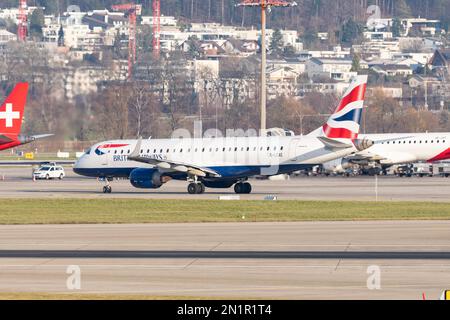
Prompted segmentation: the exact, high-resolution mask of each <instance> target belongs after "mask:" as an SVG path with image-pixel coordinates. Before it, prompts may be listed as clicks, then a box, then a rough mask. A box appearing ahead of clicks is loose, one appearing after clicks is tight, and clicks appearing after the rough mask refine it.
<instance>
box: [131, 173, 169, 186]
mask: <svg viewBox="0 0 450 320" xmlns="http://www.w3.org/2000/svg"><path fill="white" fill-rule="evenodd" d="M168 180H170V178H169V177H164V176H162V175H161V172H160V171H159V170H158V169H147V168H137V169H134V170H133V171H131V173H130V182H131V185H132V186H133V187H135V188H140V189H158V188H160V187H161V186H162V185H163V184H164V183H166V182H167V181H168Z"/></svg>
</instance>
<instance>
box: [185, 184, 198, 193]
mask: <svg viewBox="0 0 450 320" xmlns="http://www.w3.org/2000/svg"><path fill="white" fill-rule="evenodd" d="M198 189H199V187H198V184H196V183H189V185H188V187H187V190H188V193H189V194H197V193H198V191H197V190H198Z"/></svg>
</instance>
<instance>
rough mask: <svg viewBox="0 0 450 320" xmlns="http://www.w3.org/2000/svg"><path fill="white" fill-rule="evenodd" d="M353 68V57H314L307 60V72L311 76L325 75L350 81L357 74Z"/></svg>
mask: <svg viewBox="0 0 450 320" xmlns="http://www.w3.org/2000/svg"><path fill="white" fill-rule="evenodd" d="M351 69H352V60H351V59H327V58H321V59H317V58H312V59H310V60H308V61H307V62H306V72H307V73H308V77H309V78H317V77H325V78H330V79H333V80H336V81H345V82H348V81H349V80H350V79H351V78H352V77H354V76H356V75H357V72H352V71H350V70H351Z"/></svg>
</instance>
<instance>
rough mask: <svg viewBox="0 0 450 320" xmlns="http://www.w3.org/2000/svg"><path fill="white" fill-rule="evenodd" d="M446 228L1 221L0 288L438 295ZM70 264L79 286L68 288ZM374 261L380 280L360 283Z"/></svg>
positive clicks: (445, 278)
mask: <svg viewBox="0 0 450 320" xmlns="http://www.w3.org/2000/svg"><path fill="white" fill-rule="evenodd" d="M449 231H450V221H433V222H431V221H421V222H415V221H403V222H397V221H393V222H302V223H217V224H148V225H52V226H49V225H34V226H28V225H21V226H0V292H54V293H71V292H75V293H115V294H146V295H156V296H177V297H179V296H189V297H220V298H286V299H327V298H329V299H421V297H422V293H425V294H426V296H427V298H429V299H437V298H438V297H439V295H440V293H441V292H442V290H443V289H450V288H449V287H450V232H449ZM71 265H75V266H78V267H79V268H80V271H81V289H80V290H69V289H68V288H67V285H66V282H67V280H68V277H69V276H70V275H69V274H67V273H66V271H67V268H68V266H71ZM371 266H372V267H371ZM369 267H371V268H372V269H371V268H369ZM368 268H369V269H368ZM373 268H376V269H377V268H379V269H377V270H379V271H380V274H379V275H380V277H379V279H380V286H381V288H380V289H379V290H377V289H373V288H372V289H373V290H369V289H368V286H367V281H368V278H369V276H371V275H372V272H373V270H374V269H373ZM371 270H372V271H371ZM368 271H369V273H368ZM369 282H370V281H369ZM370 283H371V282H370Z"/></svg>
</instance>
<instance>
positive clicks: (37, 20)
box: [30, 8, 44, 38]
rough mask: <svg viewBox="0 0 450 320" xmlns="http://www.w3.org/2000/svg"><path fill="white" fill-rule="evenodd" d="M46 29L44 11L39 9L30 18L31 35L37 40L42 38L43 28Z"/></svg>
mask: <svg viewBox="0 0 450 320" xmlns="http://www.w3.org/2000/svg"><path fill="white" fill-rule="evenodd" d="M43 27H44V11H42V9H41V8H37V9H35V10H34V11H33V13H32V14H31V18H30V35H31V36H32V37H36V38H42V28H43Z"/></svg>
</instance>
